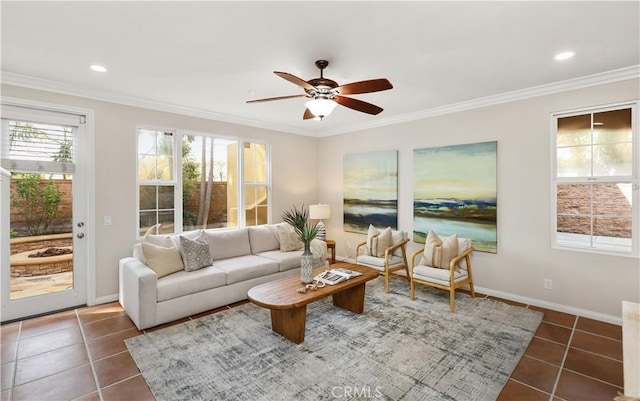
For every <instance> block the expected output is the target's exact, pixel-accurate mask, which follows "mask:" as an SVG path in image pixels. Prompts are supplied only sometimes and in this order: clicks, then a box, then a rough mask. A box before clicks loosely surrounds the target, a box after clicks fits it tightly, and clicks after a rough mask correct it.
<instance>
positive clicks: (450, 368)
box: [126, 279, 542, 401]
mask: <svg viewBox="0 0 640 401" xmlns="http://www.w3.org/2000/svg"><path fill="white" fill-rule="evenodd" d="M541 319H542V314H541V313H539V312H536V311H532V310H529V309H524V308H520V307H515V306H511V305H507V304H504V303H501V302H497V301H493V300H490V299H479V298H475V299H472V298H471V297H470V296H468V295H465V294H459V295H457V297H456V313H455V314H451V313H449V296H448V293H447V292H446V291H439V290H436V289H432V288H429V287H425V286H418V287H417V288H416V300H415V301H411V300H410V299H409V285H408V283H407V282H406V281H404V280H402V279H392V282H391V288H390V293H389V294H385V293H384V285H383V280H382V279H377V280H373V281H370V282H369V283H367V289H366V298H365V311H364V313H362V314H360V315H358V314H353V313H351V312H348V311H345V310H342V309H340V308H337V307H334V306H333V304H332V302H331V298H328V299H325V300H322V301H319V302H316V303H314V304H311V305H308V306H307V323H306V325H307V326H306V334H305V340H304V342H303V343H302V344H294V343H292V342H290V341H288V340H286V339H285V338H283V337H281V336H280V335H278V334H276V333H274V332H273V331H272V330H271V320H270V313H269V311H268V310H266V309H263V308H260V307H258V306H255V305H253V304H250V303H247V304H244V305H241V306H238V307H235V308H233V309H230V310H227V311H224V312H220V313H216V314H213V315H210V316H207V317H203V318H200V319H197V320H192V321H189V322H186V323H182V324H179V325H175V326H172V327H169V328H166V329H162V330H158V331H154V332H150V333H147V334H144V335H140V336H138V337H134V338H130V339H128V340H126V344H127V347H128V348H129V351H130V352H131V355H132V356H133V358H134V360H135V362H136V364H137V365H138V368H139V369H140V371H141V372H142V376H143V377H144V379H145V380H146V382H147V384H148V385H149V388H150V389H151V391H152V392H153V395H154V396H155V397H156V399H157V400H167V401H169V400H171V401H173V400H265V401H276V400H283V401H284V400H366V399H380V400H429V401H431V400H436V401H437V400H459V401H480V400H495V399H496V398H497V397H498V395H499V394H500V391H501V390H502V388H503V386H504V385H505V383H506V382H507V380H508V378H509V376H510V375H511V372H513V369H514V368H515V367H516V365H517V364H518V362H519V360H520V358H521V356H522V354H523V353H524V351H525V349H526V348H527V346H528V344H529V342H530V341H531V338H532V337H533V334H534V332H535V330H536V328H537V327H538V325H539V324H540V321H541Z"/></svg>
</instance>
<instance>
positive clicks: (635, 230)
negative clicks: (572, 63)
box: [550, 101, 640, 258]
mask: <svg viewBox="0 0 640 401" xmlns="http://www.w3.org/2000/svg"><path fill="white" fill-rule="evenodd" d="M639 104H640V103H639V102H638V101H634V102H622V103H615V104H607V105H602V106H596V107H588V108H581V109H574V110H569V111H563V112H556V113H552V114H551V130H550V132H551V146H550V148H551V179H550V183H551V187H550V194H551V196H550V198H551V200H550V201H551V204H550V210H551V227H550V234H551V247H552V248H554V249H562V250H571V251H579V252H587V253H598V254H606V255H615V256H626V257H634V258H638V257H640V207H639V206H640V195H639V192H640V191H639V188H640V145H639V142H640V139H639V137H640V133H639V131H638V121H639V119H638V110H639V107H638V106H639ZM625 108H631V131H632V152H633V160H632V174H631V176H616V177H599V176H594V177H588V178H587V177H578V178H566V177H558V175H557V126H558V119H560V118H565V117H571V116H577V115H584V114H595V113H602V112H607V111H614V110H620V109H625ZM607 182H609V183H611V182H617V183H620V182H624V183H630V184H631V186H632V191H631V192H632V205H633V206H634V207H633V208H632V223H631V231H632V234H631V237H632V241H631V251H630V252H624V251H614V250H606V249H600V248H587V247H582V246H569V245H567V244H560V243H558V237H557V223H558V210H557V186H558V185H560V184H594V183H607Z"/></svg>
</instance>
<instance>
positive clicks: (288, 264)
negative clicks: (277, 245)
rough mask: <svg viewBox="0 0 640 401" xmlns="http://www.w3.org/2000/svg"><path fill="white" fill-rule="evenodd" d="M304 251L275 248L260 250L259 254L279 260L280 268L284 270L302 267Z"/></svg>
mask: <svg viewBox="0 0 640 401" xmlns="http://www.w3.org/2000/svg"><path fill="white" fill-rule="evenodd" d="M302 252H304V251H292V252H280V251H279V250H275V251H266V252H260V253H259V254H258V256H261V257H263V258H267V259H270V260H274V261H276V262H278V265H279V267H278V270H279V271H281V272H283V271H286V270H291V269H296V268H298V267H300V259H302Z"/></svg>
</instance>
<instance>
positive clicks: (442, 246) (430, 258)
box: [422, 231, 458, 269]
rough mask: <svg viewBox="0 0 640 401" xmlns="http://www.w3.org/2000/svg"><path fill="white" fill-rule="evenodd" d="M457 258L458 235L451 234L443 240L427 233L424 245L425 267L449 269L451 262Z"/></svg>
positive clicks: (431, 232)
mask: <svg viewBox="0 0 640 401" xmlns="http://www.w3.org/2000/svg"><path fill="white" fill-rule="evenodd" d="M456 256H458V234H453V235H452V236H450V237H447V238H445V239H444V241H443V240H441V239H440V237H438V235H437V234H436V233H435V232H433V231H429V234H428V235H427V239H426V240H425V243H424V256H423V259H422V260H423V263H424V264H425V265H427V266H431V267H438V268H440V269H449V264H450V263H451V260H452V259H453V258H455V257H456Z"/></svg>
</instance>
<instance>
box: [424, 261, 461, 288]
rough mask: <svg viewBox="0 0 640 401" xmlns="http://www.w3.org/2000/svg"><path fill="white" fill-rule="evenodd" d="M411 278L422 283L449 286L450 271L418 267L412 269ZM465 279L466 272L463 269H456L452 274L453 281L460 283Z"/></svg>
mask: <svg viewBox="0 0 640 401" xmlns="http://www.w3.org/2000/svg"><path fill="white" fill-rule="evenodd" d="M412 275H413V278H415V279H418V280H423V281H429V282H432V283H437V284H442V285H449V280H450V278H451V276H450V270H449V269H439V268H437V267H431V266H425V265H418V266H416V267H414V268H413V273H412ZM465 278H467V271H466V270H464V269H456V270H454V272H453V280H454V281H460V280H464V279H465Z"/></svg>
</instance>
